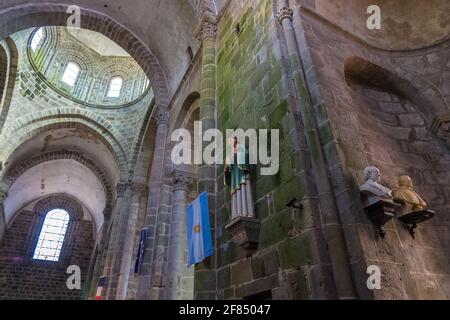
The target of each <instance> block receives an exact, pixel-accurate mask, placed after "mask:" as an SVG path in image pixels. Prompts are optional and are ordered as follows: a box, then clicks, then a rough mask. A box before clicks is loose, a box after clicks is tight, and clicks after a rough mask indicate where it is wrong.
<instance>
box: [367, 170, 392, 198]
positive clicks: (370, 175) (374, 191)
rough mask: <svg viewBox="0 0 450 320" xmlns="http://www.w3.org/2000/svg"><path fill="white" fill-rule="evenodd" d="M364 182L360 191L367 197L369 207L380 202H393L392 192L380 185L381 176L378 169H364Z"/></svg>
mask: <svg viewBox="0 0 450 320" xmlns="http://www.w3.org/2000/svg"><path fill="white" fill-rule="evenodd" d="M364 180H365V182H364V183H363V184H362V185H361V187H360V190H361V193H362V194H364V195H365V196H366V197H367V200H368V202H369V203H368V204H369V205H371V204H373V203H375V202H377V201H379V200H384V201H389V202H392V190H391V189H389V188H388V187H385V186H383V185H382V184H380V182H381V174H380V170H379V169H378V168H377V167H367V168H366V169H364Z"/></svg>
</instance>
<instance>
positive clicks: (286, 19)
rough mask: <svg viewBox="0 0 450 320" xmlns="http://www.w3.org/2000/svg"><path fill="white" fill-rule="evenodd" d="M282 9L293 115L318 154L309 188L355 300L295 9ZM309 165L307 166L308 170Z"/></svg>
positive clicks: (345, 289)
mask: <svg viewBox="0 0 450 320" xmlns="http://www.w3.org/2000/svg"><path fill="white" fill-rule="evenodd" d="M278 7H279V10H278V13H277V15H276V17H277V19H278V21H279V22H280V24H281V26H282V32H283V36H284V39H285V45H286V50H287V57H288V58H289V65H290V71H289V73H290V74H289V78H290V79H292V83H289V86H291V87H292V86H293V87H294V88H295V90H294V97H293V98H294V105H295V108H294V110H293V116H294V117H297V118H296V119H295V122H296V125H297V126H298V125H299V124H302V125H301V127H300V128H298V129H297V130H299V131H298V133H299V135H304V136H305V137H306V144H305V143H304V142H303V145H304V146H306V147H307V150H310V152H311V153H312V152H314V154H313V156H311V157H309V156H307V157H308V162H310V168H309V169H308V171H309V172H310V173H309V174H307V176H311V177H312V178H313V180H314V184H315V187H314V189H316V190H313V188H312V187H311V186H310V188H309V189H310V191H312V192H313V193H312V194H311V196H313V197H317V198H318V202H319V205H320V217H321V224H322V225H323V233H324V238H325V241H326V242H327V246H328V248H329V250H328V252H329V257H330V259H331V264H332V269H333V274H334V280H335V284H336V289H337V294H338V297H339V298H340V299H354V298H355V290H354V286H353V281H352V275H351V272H350V263H349V259H348V252H347V247H346V244H345V238H344V233H343V230H342V225H341V222H340V217H339V212H338V209H337V206H336V202H335V198H334V193H333V188H332V185H331V181H330V179H329V173H328V169H327V161H326V159H325V156H324V154H323V149H322V144H321V142H320V138H319V134H318V130H317V124H316V121H315V117H314V115H313V110H312V109H313V108H312V101H311V95H310V91H309V86H308V83H307V79H306V71H305V70H304V66H303V61H302V55H301V50H300V48H299V45H298V42H297V37H296V33H295V30H294V25H293V18H294V17H293V10H292V9H291V8H289V0H279V1H278ZM299 116H300V117H299ZM302 148H303V147H302ZM308 166H309V165H308V164H307V166H306V168H307V167H308ZM316 215H317V211H316Z"/></svg>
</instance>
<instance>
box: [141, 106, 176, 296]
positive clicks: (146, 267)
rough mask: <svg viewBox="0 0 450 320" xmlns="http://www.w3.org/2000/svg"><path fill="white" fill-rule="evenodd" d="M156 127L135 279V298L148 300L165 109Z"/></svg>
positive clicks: (163, 144)
mask: <svg viewBox="0 0 450 320" xmlns="http://www.w3.org/2000/svg"><path fill="white" fill-rule="evenodd" d="M156 120H157V128H156V139H155V141H156V142H155V151H154V154H153V162H152V168H151V171H150V179H149V183H148V190H149V196H148V203H147V212H146V216H145V225H144V227H145V228H148V234H147V239H146V240H145V242H144V245H145V250H144V254H143V257H142V265H141V272H140V275H139V277H138V280H137V288H136V299H138V300H149V299H150V297H151V286H152V285H151V276H152V264H153V255H154V249H155V240H156V236H157V234H156V232H157V228H156V226H157V215H158V210H159V207H160V199H161V192H162V191H161V189H162V182H163V178H164V160H165V153H166V138H167V129H168V122H169V113H168V111H167V110H162V109H160V110H158V114H157V115H156Z"/></svg>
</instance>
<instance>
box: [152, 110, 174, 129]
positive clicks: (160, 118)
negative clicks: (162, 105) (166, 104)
mask: <svg viewBox="0 0 450 320" xmlns="http://www.w3.org/2000/svg"><path fill="white" fill-rule="evenodd" d="M169 117H170V114H169V112H168V111H166V110H161V109H159V110H158V111H157V113H156V116H155V118H156V123H157V124H158V125H160V124H168V123H169Z"/></svg>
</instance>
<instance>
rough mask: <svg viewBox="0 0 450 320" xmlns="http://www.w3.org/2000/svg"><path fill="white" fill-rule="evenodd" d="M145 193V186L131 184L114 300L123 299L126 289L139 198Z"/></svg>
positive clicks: (133, 253) (130, 265)
mask: <svg viewBox="0 0 450 320" xmlns="http://www.w3.org/2000/svg"><path fill="white" fill-rule="evenodd" d="M146 193H147V186H146V185H142V184H139V183H133V184H131V199H130V203H129V206H128V211H129V212H128V215H127V221H126V224H125V225H124V229H123V230H122V231H123V232H124V242H123V247H122V250H121V252H120V253H119V255H121V256H122V257H121V259H120V260H121V266H120V274H119V280H118V285H117V293H116V300H125V298H126V296H127V289H128V279H129V277H130V270H131V267H132V264H133V262H134V260H133V257H134V255H135V252H134V251H133V249H134V239H135V235H136V221H137V218H138V214H139V207H140V203H141V198H142V196H144V195H145V194H146Z"/></svg>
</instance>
